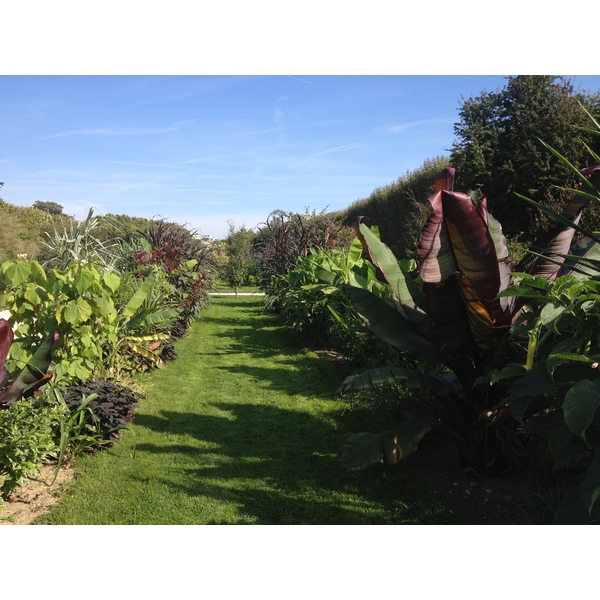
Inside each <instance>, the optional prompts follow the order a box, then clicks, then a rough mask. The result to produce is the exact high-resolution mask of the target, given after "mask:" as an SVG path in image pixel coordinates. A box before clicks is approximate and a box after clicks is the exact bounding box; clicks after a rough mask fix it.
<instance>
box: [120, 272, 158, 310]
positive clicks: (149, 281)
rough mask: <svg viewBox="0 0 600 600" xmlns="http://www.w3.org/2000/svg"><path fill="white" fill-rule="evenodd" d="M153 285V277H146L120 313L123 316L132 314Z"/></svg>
mask: <svg viewBox="0 0 600 600" xmlns="http://www.w3.org/2000/svg"><path fill="white" fill-rule="evenodd" d="M153 285H154V277H152V276H150V277H147V278H146V279H145V280H144V281H143V282H142V284H141V285H140V287H139V288H138V289H137V291H136V292H135V294H134V295H133V296H132V298H131V300H129V302H128V303H127V306H125V308H124V309H123V311H122V313H121V315H122V316H123V317H124V318H128V317H131V316H133V315H134V314H135V313H136V312H137V311H138V309H139V308H140V306H141V305H142V304H143V303H144V300H145V299H146V297H147V296H148V294H149V293H150V291H151V290H152V286H153Z"/></svg>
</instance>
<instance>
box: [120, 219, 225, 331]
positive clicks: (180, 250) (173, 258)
mask: <svg viewBox="0 0 600 600" xmlns="http://www.w3.org/2000/svg"><path fill="white" fill-rule="evenodd" d="M123 262H124V267H123V268H124V269H125V270H127V271H132V272H133V273H134V274H136V275H137V276H138V277H139V278H144V277H146V276H147V273H148V272H149V269H151V268H152V267H153V266H159V267H161V268H162V269H163V270H164V271H165V273H166V274H167V281H168V282H169V283H170V284H171V285H172V286H173V290H174V302H175V306H176V307H177V308H178V309H179V310H180V311H181V314H180V317H179V319H180V321H181V323H183V324H184V325H186V326H187V325H189V324H191V322H192V321H193V320H194V319H196V318H198V317H199V316H200V314H201V311H202V309H203V307H204V306H206V304H207V303H208V301H209V292H210V290H211V289H212V287H213V283H214V279H215V275H216V267H215V265H214V262H213V260H212V257H211V254H210V249H209V248H208V247H207V246H206V245H205V244H203V243H202V242H201V241H200V240H198V239H197V238H196V237H194V233H193V232H191V231H189V230H188V229H186V228H185V227H183V226H181V225H178V224H176V223H168V222H166V221H162V220H161V221H154V222H153V224H152V226H151V227H150V228H149V229H148V230H147V231H146V232H144V234H143V236H142V237H141V238H139V239H138V240H137V241H136V242H135V243H133V244H131V245H129V247H128V248H127V249H126V251H125V256H124V261H123Z"/></svg>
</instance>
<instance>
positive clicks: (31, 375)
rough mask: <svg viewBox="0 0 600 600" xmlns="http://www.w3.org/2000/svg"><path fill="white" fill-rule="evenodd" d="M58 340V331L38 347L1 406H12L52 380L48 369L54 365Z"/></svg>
mask: <svg viewBox="0 0 600 600" xmlns="http://www.w3.org/2000/svg"><path fill="white" fill-rule="evenodd" d="M58 340H59V335H58V331H54V332H53V333H51V334H50V335H49V336H48V337H47V338H46V339H45V340H44V341H43V342H42V343H41V344H40V345H39V346H38V348H37V349H36V351H35V352H34V354H33V356H32V357H31V359H30V360H29V362H28V363H27V365H25V367H24V368H23V370H22V371H21V372H20V373H19V374H18V375H17V377H16V378H15V380H14V381H13V382H12V384H11V386H10V387H9V388H8V389H7V390H6V392H4V394H3V395H2V397H0V404H12V403H13V402H15V401H16V400H18V399H19V398H20V397H21V396H23V395H25V394H28V393H31V392H33V391H34V390H36V389H38V388H39V387H40V386H42V385H43V384H44V383H46V382H47V381H49V380H50V379H51V378H52V374H50V373H48V369H49V367H50V365H51V364H52V350H53V349H54V347H55V346H56V344H57V343H58Z"/></svg>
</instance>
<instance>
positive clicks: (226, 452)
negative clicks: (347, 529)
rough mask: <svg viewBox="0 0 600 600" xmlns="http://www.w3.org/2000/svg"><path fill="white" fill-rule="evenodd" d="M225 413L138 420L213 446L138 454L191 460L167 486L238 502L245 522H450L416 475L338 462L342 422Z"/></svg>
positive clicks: (286, 414)
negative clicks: (353, 468) (346, 468)
mask: <svg viewBox="0 0 600 600" xmlns="http://www.w3.org/2000/svg"><path fill="white" fill-rule="evenodd" d="M217 407H218V409H219V410H221V411H225V412H226V413H227V416H223V417H219V416H209V415H198V414H183V413H175V412H169V411H163V412H161V413H160V416H149V415H138V416H136V417H135V423H136V425H138V426H141V427H146V428H149V429H151V430H153V431H156V432H159V433H168V434H177V435H188V436H191V437H193V438H195V439H197V440H199V441H201V442H203V443H205V444H206V448H205V449H202V448H201V447H198V446H192V445H171V446H164V447H163V446H159V445H155V444H139V445H138V446H137V449H138V451H143V452H149V453H179V454H182V455H184V456H187V458H189V463H190V466H189V467H184V468H185V473H186V474H185V477H184V478H179V479H178V480H177V481H174V480H173V479H170V478H169V477H168V476H165V477H164V479H163V480H162V483H163V484H164V485H167V486H169V487H171V488H173V489H175V490H177V491H178V492H183V493H184V494H186V495H188V496H191V497H199V498H202V497H204V498H207V499H213V500H217V501H225V502H231V503H233V504H235V505H236V506H238V513H239V514H240V515H241V516H240V522H253V523H258V524H406V523H413V524H417V523H424V522H430V523H444V522H448V519H449V516H448V514H447V513H445V512H444V510H443V509H442V508H441V507H440V506H438V505H436V504H435V503H434V502H432V500H431V498H428V497H425V496H424V495H421V494H420V493H419V491H418V486H416V487H415V481H413V480H412V479H411V476H410V475H407V474H404V473H402V472H396V473H391V472H389V471H384V470H383V468H381V469H373V470H371V471H367V472H363V473H359V474H357V475H349V474H347V473H344V472H343V471H342V470H341V468H340V466H339V464H338V463H337V461H336V456H335V455H336V451H337V448H338V447H339V445H340V444H341V442H342V438H343V435H342V434H341V433H340V431H339V430H338V429H337V425H336V424H332V423H330V422H327V421H324V420H322V419H319V418H317V417H314V416H312V415H309V414H307V413H302V412H296V411H292V410H285V409H281V408H277V407H272V406H265V405H257V404H233V403H219V404H218V405H217ZM314 440H317V441H318V442H317V444H315V443H314ZM201 445H202V444H201ZM201 445H200V446H201ZM184 462H185V461H184ZM182 481H184V483H182ZM411 490H412V491H411ZM216 522H217V521H215V523H216Z"/></svg>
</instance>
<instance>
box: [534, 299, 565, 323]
mask: <svg viewBox="0 0 600 600" xmlns="http://www.w3.org/2000/svg"><path fill="white" fill-rule="evenodd" d="M565 310H567V308H566V307H564V306H557V305H556V304H554V303H548V304H546V305H545V306H544V308H542V311H541V312H540V322H541V324H542V325H544V326H545V327H548V326H549V325H551V324H552V323H553V322H554V321H556V319H558V318H559V317H560V316H561V315H562V314H563V313H564V312H565Z"/></svg>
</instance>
